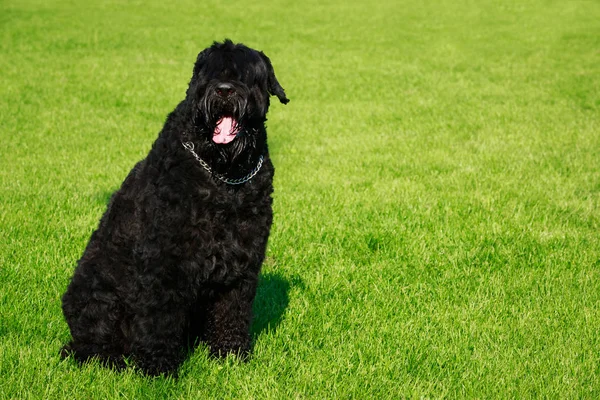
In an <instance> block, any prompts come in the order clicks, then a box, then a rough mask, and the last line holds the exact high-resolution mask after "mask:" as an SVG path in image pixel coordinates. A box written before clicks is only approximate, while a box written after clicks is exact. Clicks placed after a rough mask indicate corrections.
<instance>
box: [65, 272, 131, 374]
mask: <svg viewBox="0 0 600 400" xmlns="http://www.w3.org/2000/svg"><path fill="white" fill-rule="evenodd" d="M87 278H89V279H82V275H78V274H76V275H75V277H74V278H73V280H72V281H71V284H70V285H69V288H68V289H67V292H66V293H65V295H64V296H63V313H64V315H65V319H66V321H67V324H68V325H69V328H70V330H71V336H72V338H73V339H72V340H71V342H69V344H67V345H65V346H64V347H63V349H62V350H61V355H62V356H63V357H67V356H69V355H72V356H73V357H74V358H75V360H77V361H79V362H85V361H87V360H89V359H91V358H95V359H98V360H99V361H100V362H102V363H104V364H109V365H111V366H115V367H120V366H123V365H124V362H123V357H122V356H123V333H122V331H121V327H120V323H121V320H122V310H121V308H120V307H119V301H118V298H117V295H116V294H115V293H114V291H113V290H108V288H107V287H106V286H105V285H102V284H100V283H99V281H98V280H97V278H96V277H87Z"/></svg>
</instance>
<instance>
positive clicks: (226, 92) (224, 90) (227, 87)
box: [215, 83, 235, 97]
mask: <svg viewBox="0 0 600 400" xmlns="http://www.w3.org/2000/svg"><path fill="white" fill-rule="evenodd" d="M215 91H216V92H217V94H218V95H219V96H222V97H229V96H231V95H232V94H233V93H234V92H235V89H234V88H233V85H232V84H230V83H219V84H218V85H217V87H216V88H215Z"/></svg>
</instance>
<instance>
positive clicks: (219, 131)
mask: <svg viewBox="0 0 600 400" xmlns="http://www.w3.org/2000/svg"><path fill="white" fill-rule="evenodd" d="M235 135H237V127H236V121H235V119H233V118H231V117H223V118H221V119H220V120H219V122H217V127H216V128H215V131H214V132H213V142H215V143H218V144H225V143H229V142H231V141H232V140H233V139H235Z"/></svg>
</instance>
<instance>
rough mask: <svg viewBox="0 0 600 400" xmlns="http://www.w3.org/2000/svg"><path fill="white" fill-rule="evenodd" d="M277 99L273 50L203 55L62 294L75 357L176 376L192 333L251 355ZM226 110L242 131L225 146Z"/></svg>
mask: <svg viewBox="0 0 600 400" xmlns="http://www.w3.org/2000/svg"><path fill="white" fill-rule="evenodd" d="M270 95H276V96H277V97H278V98H279V100H280V101H281V102H282V103H284V104H285V103H287V102H288V99H287V98H286V96H285V92H284V90H283V88H282V87H281V86H280V85H279V82H278V81H277V79H276V78H275V74H274V72H273V68H272V66H271V63H270V61H269V59H268V58H267V57H266V56H265V55H264V54H263V53H262V52H258V51H255V50H252V49H250V48H248V47H246V46H244V45H242V44H233V43H232V42H231V41H229V40H226V41H224V42H223V43H216V42H215V43H214V44H213V45H212V46H211V47H209V48H207V49H206V50H204V51H202V52H201V53H200V54H199V55H198V59H197V60H196V64H195V66H194V72H193V76H192V79H191V81H190V84H189V88H188V90H187V93H186V97H185V99H184V100H183V101H182V102H181V103H180V104H179V105H178V106H177V108H176V109H175V110H174V111H173V112H172V113H171V114H169V116H168V117H167V121H166V123H165V126H164V128H163V129H162V131H161V132H160V134H159V137H158V139H157V140H156V141H155V142H154V145H153V146H152V150H151V151H150V153H149V154H148V156H147V157H146V159H144V160H142V161H140V162H139V163H138V164H137V165H136V166H135V167H134V168H133V170H132V171H131V172H130V173H129V175H128V176H127V178H126V179H125V181H124V182H123V185H122V186H121V188H120V189H119V190H118V191H117V192H116V193H114V195H113V196H112V198H111V200H110V203H109V205H108V208H107V210H106V212H105V214H104V216H103V217H102V219H101V220H100V223H99V226H98V228H97V230H96V231H95V232H94V233H93V234H92V236H91V238H90V241H89V244H88V245H87V248H86V249H85V252H84V254H83V256H82V257H81V259H80V260H79V262H78V265H77V268H76V269H75V273H74V276H73V278H72V280H71V282H70V284H69V287H68V289H67V291H66V293H65V294H64V296H63V313H64V315H65V319H66V321H67V323H68V325H69V328H70V330H71V335H72V338H73V339H72V341H71V342H70V343H69V344H67V345H66V346H65V347H64V348H63V351H62V354H63V355H64V356H66V355H69V354H72V355H73V356H74V357H75V359H76V360H78V361H81V362H83V361H86V360H88V359H90V358H97V359H99V360H100V361H101V362H105V363H107V364H110V365H113V366H117V367H120V366H123V365H124V357H130V358H131V359H132V360H134V362H135V364H136V365H137V366H138V367H139V368H140V369H141V370H142V371H143V372H145V373H147V374H149V375H159V374H163V373H176V371H177V368H178V366H179V365H180V363H181V362H182V361H183V358H184V356H185V352H184V350H185V348H186V343H188V342H187V341H188V340H189V339H190V338H191V340H192V341H195V340H196V339H200V340H203V341H205V342H206V343H207V344H208V346H209V347H210V351H211V353H212V354H214V355H216V356H225V355H227V354H230V353H235V354H238V355H240V356H242V357H244V356H245V355H247V354H248V352H249V351H250V334H249V327H250V322H251V319H252V312H251V309H252V302H253V300H254V296H255V293H256V287H257V281H258V274H259V271H260V268H261V264H262V262H263V259H264V256H265V249H266V246H267V239H268V236H269V230H270V227H271V221H272V209H271V203H272V199H271V193H272V191H273V187H272V181H273V173H274V169H273V165H272V163H271V160H270V158H269V152H268V149H267V142H266V140H267V135H266V130H265V121H266V113H267V110H268V108H269V96H270ZM223 116H229V117H231V118H232V119H233V120H234V121H235V123H236V125H237V126H236V131H235V132H237V134H236V136H235V139H234V140H233V141H232V142H231V143H227V144H217V143H215V142H214V141H213V134H214V132H215V127H216V124H217V122H218V120H219V119H220V118H222V117H223ZM184 142H192V143H193V146H194V149H195V152H196V153H197V155H198V156H199V157H200V158H201V159H203V160H204V161H205V162H206V163H207V164H208V166H209V168H210V172H209V171H208V170H207V169H205V168H204V167H202V166H201V165H200V164H199V162H198V161H197V160H196V158H195V157H194V156H193V155H192V153H191V152H190V151H189V150H188V149H186V148H184V146H183V144H182V143H184ZM261 156H262V157H263V159H264V163H263V165H262V167H261V169H260V170H259V171H258V173H257V174H256V175H255V176H254V177H253V178H252V179H251V180H250V181H248V182H245V183H243V184H239V185H230V184H227V183H225V182H222V181H221V180H218V179H216V178H215V176H216V175H217V174H218V175H220V176H222V177H225V178H227V179H237V178H241V177H244V176H246V175H248V174H249V173H250V172H251V171H252V170H254V169H255V168H256V166H257V163H258V160H259V158H260V157H261Z"/></svg>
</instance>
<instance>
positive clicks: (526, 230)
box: [0, 0, 600, 399]
mask: <svg viewBox="0 0 600 400" xmlns="http://www.w3.org/2000/svg"><path fill="white" fill-rule="evenodd" d="M225 37H231V38H232V39H233V40H235V41H241V42H244V43H246V44H247V45H249V46H251V47H254V48H258V49H262V50H264V51H265V53H266V54H268V55H269V56H270V58H271V59H272V61H273V63H274V66H275V70H276V72H277V75H278V78H279V80H280V82H281V83H282V85H283V86H284V87H285V89H286V91H287V93H288V96H289V97H290V99H291V100H292V101H291V103H290V104H289V105H287V106H285V107H284V106H282V105H280V104H278V103H277V104H275V102H274V104H273V106H272V108H271V112H270V116H269V134H270V148H271V152H272V156H273V158H274V162H275V165H276V169H277V174H276V179H275V187H276V193H275V222H274V227H273V231H272V236H271V238H270V242H269V250H268V260H267V262H266V264H265V265H264V267H263V278H262V281H261V286H260V289H259V293H258V297H257V301H256V303H255V311H256V322H255V324H254V326H253V334H254V337H255V349H254V355H253V357H252V359H251V361H250V362H249V363H247V364H242V363H239V362H238V361H236V360H235V359H231V358H230V359H227V360H225V361H215V360H211V359H209V358H208V357H207V351H206V348H203V347H201V348H199V349H198V350H197V351H196V352H195V353H194V354H193V355H192V356H191V357H190V358H189V359H188V360H187V361H186V362H185V364H184V365H183V366H182V369H181V376H180V378H179V379H178V380H172V379H165V378H158V379H149V378H145V377H143V376H141V375H139V374H138V373H136V372H135V371H133V370H127V371H125V372H123V373H115V372H112V371H110V370H107V369H104V368H101V367H98V366H97V365H93V364H92V365H86V366H84V367H78V366H77V365H75V364H74V363H73V361H72V360H64V361H63V360H60V358H59V357H58V350H59V349H60V346H61V345H62V344H63V343H64V342H65V341H67V339H68V337H69V332H68V328H67V326H66V324H65V322H64V320H63V317H62V313H61V310H60V297H61V295H62V293H63V292H64V290H65V288H66V285H67V283H68V280H69V278H70V276H71V274H72V271H73V267H74V264H75V262H76V260H77V259H78V257H79V256H80V255H81V253H82V251H83V249H84V247H85V244H86V241H87V239H88V237H89V235H90V233H91V232H92V230H93V229H94V228H95V226H96V224H97V221H98V220H99V218H100V216H101V214H102V212H103V211H104V208H105V206H106V202H107V199H108V196H109V195H110V193H111V192H112V191H114V190H115V189H116V188H117V187H118V186H119V184H120V183H121V181H122V180H123V179H124V177H125V176H126V174H127V173H128V171H129V170H130V168H131V167H132V166H133V165H134V163H135V162H136V161H138V160H139V159H141V158H142V157H144V156H145V154H146V153H147V152H148V150H149V148H150V146H151V144H152V141H153V140H154V138H155V137H156V135H157V133H158V131H159V130H160V129H161V126H162V123H163V122H164V119H165V116H166V115H167V113H168V112H170V111H171V110H172V109H173V108H174V107H175V105H176V104H177V102H178V101H179V100H181V99H182V98H183V96H184V92H185V89H186V87H187V82H188V80H189V78H190V76H191V69H192V65H193V61H194V60H195V56H196V54H197V53H198V51H199V50H201V49H203V48H204V47H206V46H208V45H209V44H210V43H211V42H212V41H213V40H221V39H223V38H225ZM0 54H1V56H0V135H1V136H0V139H1V146H0V207H1V208H0V398H31V399H40V398H52V399H54V398H69V399H71V398H78V399H83V398H97V399H103V398H116V397H122V398H130V399H140V398H167V397H169V398H180V399H189V398H198V399H205V398H238V399H246V398H256V399H262V398H273V399H283V398H315V399H318V398H357V399H365V398H374V399H378V398H444V397H447V398H519V399H521V398H560V399H567V398H590V399H594V398H599V397H600V339H599V327H600V3H598V2H597V1H567V2H565V1H546V0H529V1H517V0H506V1H491V0H483V1H479V2H473V1H450V0H434V1H431V2H425V4H421V3H420V2H410V1H404V0H396V1H382V2H379V3H377V4H376V3H371V2H367V1H364V2H350V3H348V2H344V1H332V2H325V3H323V2H321V1H312V0H311V1H308V2H287V1H281V0H275V1H272V2H268V3H267V2H264V4H261V3H256V2H243V1H242V2H218V1H215V0H209V1H203V2H201V1H178V2H175V3H173V2H165V1H152V2H108V1H98V2H96V3H95V4H91V2H88V1H86V2H84V1H64V2H63V1H55V0H51V1H39V0H38V1H35V0H31V1H29V0H28V1H16V0H8V1H7V0H4V1H2V2H0Z"/></svg>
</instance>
